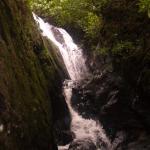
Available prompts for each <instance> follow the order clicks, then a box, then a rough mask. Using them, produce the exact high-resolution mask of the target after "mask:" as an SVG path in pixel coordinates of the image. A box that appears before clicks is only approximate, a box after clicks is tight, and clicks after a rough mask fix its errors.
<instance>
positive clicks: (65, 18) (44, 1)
mask: <svg viewBox="0 0 150 150" xmlns="http://www.w3.org/2000/svg"><path fill="white" fill-rule="evenodd" d="M108 1H109V0H101V1H98V0H51V1H48V0H30V6H31V9H32V10H33V11H35V12H36V13H40V14H42V15H46V16H47V15H48V16H51V17H53V18H55V20H56V22H57V23H58V25H60V26H65V25H69V24H70V25H71V24H73V25H74V26H76V27H78V28H81V29H82V30H83V31H84V32H85V33H86V34H87V36H91V37H95V36H96V35H97V32H98V31H99V30H100V28H101V24H102V22H103V21H102V17H101V15H100V11H101V7H103V6H105V5H106V4H107V2H108Z"/></svg>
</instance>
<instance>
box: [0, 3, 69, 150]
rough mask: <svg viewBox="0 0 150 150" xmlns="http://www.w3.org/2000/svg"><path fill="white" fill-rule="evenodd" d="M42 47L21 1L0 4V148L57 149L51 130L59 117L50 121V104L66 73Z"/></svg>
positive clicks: (49, 49)
mask: <svg viewBox="0 0 150 150" xmlns="http://www.w3.org/2000/svg"><path fill="white" fill-rule="evenodd" d="M47 43H48V42H47V40H46V39H44V38H42V37H41V35H40V32H39V31H38V28H37V26H36V24H35V22H34V21H33V17H32V13H31V11H30V10H29V9H28V7H27V2H26V1H20V0H1V1H0V149H3V150H26V149H30V150H35V149H36V150H37V149H38V150H48V149H52V150H55V149H57V148H56V145H55V142H54V138H53V131H52V130H53V128H52V126H53V121H55V120H59V117H60V118H61V116H63V113H61V116H59V115H58V116H59V117H58V118H55V119H53V118H52V113H55V112H56V111H57V109H53V110H52V105H55V104H56V103H57V101H58V100H59V99H61V96H60V95H59V93H60V92H61V80H62V79H63V78H64V76H67V73H66V72H65V67H64V66H63V65H61V64H63V63H62V62H61V63H60V60H61V59H60V58H59V60H58V57H59V56H58V55H57V54H56V53H54V51H53V50H52V49H53V47H52V45H50V44H47ZM55 100H56V101H55ZM61 102H62V105H63V106H64V107H65V103H64V102H63V99H62V101H60V103H61ZM60 105H61V104H60ZM58 109H59V108H58ZM66 109H67V108H66ZM59 110H60V109H59ZM66 111H67V110H66ZM54 115H55V114H54ZM54 115H53V116H54Z"/></svg>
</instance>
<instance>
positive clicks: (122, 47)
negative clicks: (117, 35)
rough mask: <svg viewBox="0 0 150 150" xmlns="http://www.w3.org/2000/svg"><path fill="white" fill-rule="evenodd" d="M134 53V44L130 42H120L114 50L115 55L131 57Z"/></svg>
mask: <svg viewBox="0 0 150 150" xmlns="http://www.w3.org/2000/svg"><path fill="white" fill-rule="evenodd" d="M133 51H134V45H133V43H132V42H129V41H121V42H118V43H117V44H116V45H115V47H113V49H112V53H113V54H118V55H122V56H126V55H129V54H130V53H132V52H133Z"/></svg>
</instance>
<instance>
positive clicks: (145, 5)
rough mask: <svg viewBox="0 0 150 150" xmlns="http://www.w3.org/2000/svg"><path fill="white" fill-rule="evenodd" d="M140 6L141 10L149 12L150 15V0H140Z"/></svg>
mask: <svg viewBox="0 0 150 150" xmlns="http://www.w3.org/2000/svg"><path fill="white" fill-rule="evenodd" d="M139 7H140V11H141V12H147V13H148V16H149V17H150V0H140V2H139Z"/></svg>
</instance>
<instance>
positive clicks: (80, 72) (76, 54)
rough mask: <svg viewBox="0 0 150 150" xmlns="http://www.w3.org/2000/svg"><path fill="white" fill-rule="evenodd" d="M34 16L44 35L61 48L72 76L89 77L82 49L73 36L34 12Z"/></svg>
mask: <svg viewBox="0 0 150 150" xmlns="http://www.w3.org/2000/svg"><path fill="white" fill-rule="evenodd" d="M33 16H34V19H35V20H36V22H38V24H39V27H40V29H41V30H42V35H43V36H46V37H47V38H48V39H49V40H50V41H52V42H53V43H54V45H55V46H56V47H58V49H59V50H60V53H61V55H62V57H63V60H64V63H65V65H66V68H67V71H68V73H69V75H70V78H71V79H72V80H81V79H84V78H86V77H88V75H89V74H88V69H87V67H86V65H85V59H84V57H83V53H82V49H81V48H79V47H78V46H77V45H76V44H75V43H74V42H73V40H72V37H71V36H70V35H69V34H68V33H67V32H66V31H65V30H64V29H62V28H57V27H54V26H52V25H50V24H48V23H45V22H44V21H43V20H42V19H41V18H40V17H38V16H36V15H35V14H34V13H33Z"/></svg>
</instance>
